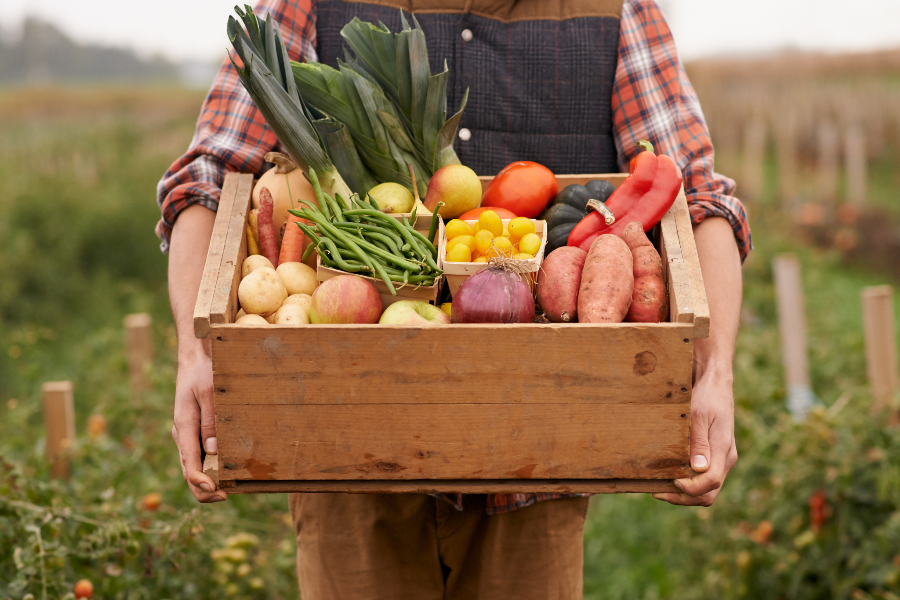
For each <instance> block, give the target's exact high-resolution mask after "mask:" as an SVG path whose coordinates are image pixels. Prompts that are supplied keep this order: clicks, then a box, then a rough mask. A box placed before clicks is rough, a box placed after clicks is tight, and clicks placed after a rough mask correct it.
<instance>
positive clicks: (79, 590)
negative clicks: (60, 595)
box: [73, 579, 94, 598]
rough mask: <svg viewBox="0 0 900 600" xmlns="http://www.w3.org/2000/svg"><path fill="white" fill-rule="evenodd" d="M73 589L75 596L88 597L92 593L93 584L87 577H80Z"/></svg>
mask: <svg viewBox="0 0 900 600" xmlns="http://www.w3.org/2000/svg"><path fill="white" fill-rule="evenodd" d="M73 591H74V592H75V597H76V598H90V597H91V596H92V595H93V594H94V584H93V583H91V582H90V580H88V579H81V580H79V582H78V583H76V584H75V589H74V590H73Z"/></svg>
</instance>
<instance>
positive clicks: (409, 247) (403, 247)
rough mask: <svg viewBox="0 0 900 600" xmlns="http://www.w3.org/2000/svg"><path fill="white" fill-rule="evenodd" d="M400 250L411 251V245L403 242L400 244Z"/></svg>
mask: <svg viewBox="0 0 900 600" xmlns="http://www.w3.org/2000/svg"><path fill="white" fill-rule="evenodd" d="M400 252H412V246H410V245H409V244H403V245H402V246H400Z"/></svg>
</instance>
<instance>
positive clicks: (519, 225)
mask: <svg viewBox="0 0 900 600" xmlns="http://www.w3.org/2000/svg"><path fill="white" fill-rule="evenodd" d="M507 227H508V228H509V234H510V237H511V238H512V239H514V240H521V239H522V238H523V237H525V236H526V235H528V234H529V233H534V232H535V231H536V230H535V228H534V222H533V221H532V220H531V219H529V218H527V217H516V218H515V219H512V220H510V222H509V225H507Z"/></svg>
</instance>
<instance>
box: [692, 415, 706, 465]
mask: <svg viewBox="0 0 900 600" xmlns="http://www.w3.org/2000/svg"><path fill="white" fill-rule="evenodd" d="M709 457H710V451H709V422H708V420H707V419H706V417H704V416H699V415H694V416H693V417H692V418H691V468H692V469H693V470H695V471H697V472H700V473H702V472H704V471H706V470H707V469H709Z"/></svg>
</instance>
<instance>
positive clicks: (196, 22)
mask: <svg viewBox="0 0 900 600" xmlns="http://www.w3.org/2000/svg"><path fill="white" fill-rule="evenodd" d="M660 1H661V3H662V5H663V7H664V10H665V11H666V14H667V15H668V17H669V19H670V22H671V25H672V29H673V30H674V33H675V40H676V42H677V44H678V47H679V51H680V54H681V55H682V58H684V59H686V60H690V59H692V58H700V57H704V56H710V55H716V54H721V53H728V54H733V53H749V52H766V51H774V50H778V49H782V48H786V47H792V48H799V49H814V50H825V51H830V52H842V51H848V50H870V49H875V48H890V47H900V26H898V23H900V0H856V2H854V3H851V4H849V5H848V4H847V2H845V1H842V0H841V1H839V0H660ZM2 4H3V9H2V11H0V25H2V26H3V28H4V30H9V29H11V28H15V27H16V26H17V25H18V24H19V23H21V21H22V19H23V18H24V17H25V16H26V15H28V14H31V15H36V16H40V17H42V18H43V19H45V20H48V21H50V22H52V23H54V24H56V25H58V26H59V27H60V28H61V29H63V30H64V31H65V32H67V33H68V34H69V35H71V36H72V37H74V38H75V39H76V40H78V41H83V42H95V43H101V44H108V45H117V46H129V47H132V48H135V49H137V50H139V51H140V52H141V53H143V54H154V53H160V54H163V55H164V56H166V57H168V58H171V59H177V60H181V59H199V60H218V59H220V58H222V57H224V55H225V47H226V46H227V45H228V40H227V37H226V35H225V24H226V22H227V19H228V15H229V14H231V13H232V7H233V6H234V5H235V4H236V2H235V0H179V1H175V0H91V2H89V3H87V4H85V3H84V2H72V1H71V0H2ZM810 7H815V8H810Z"/></svg>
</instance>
